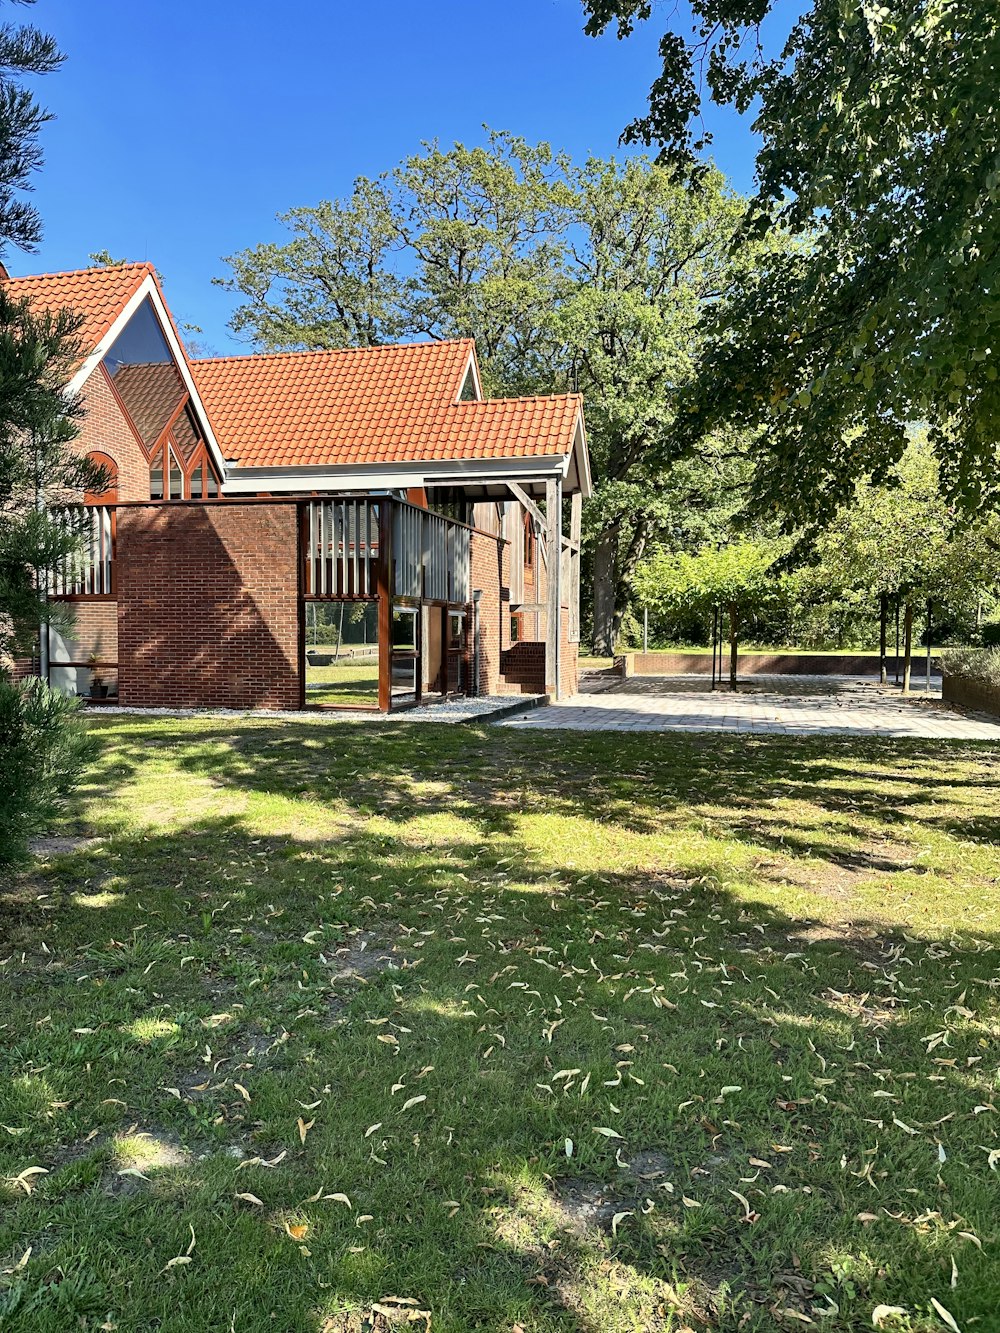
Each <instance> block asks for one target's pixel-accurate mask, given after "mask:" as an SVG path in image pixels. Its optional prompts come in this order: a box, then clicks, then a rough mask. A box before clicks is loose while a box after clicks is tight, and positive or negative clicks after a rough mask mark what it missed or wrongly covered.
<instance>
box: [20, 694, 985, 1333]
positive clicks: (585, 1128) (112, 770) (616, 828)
mask: <svg viewBox="0 0 1000 1333" xmlns="http://www.w3.org/2000/svg"><path fill="white" fill-rule="evenodd" d="M93 727H94V730H95V732H96V733H97V735H98V737H99V741H100V753H99V757H98V759H97V760H96V762H95V764H94V767H93V771H92V773H91V775H90V778H89V781H88V784H87V786H86V788H85V790H84V791H83V793H82V797H81V800H80V802H79V808H78V809H77V810H75V811H74V812H72V813H71V814H70V815H68V817H67V821H66V826H65V828H63V829H60V830H53V832H59V833H63V834H66V835H73V834H77V835H87V836H88V837H89V838H91V839H93V841H88V842H83V843H80V844H79V845H77V846H71V847H69V848H68V849H66V850H63V851H61V852H55V853H52V854H51V855H50V856H49V859H48V860H47V861H45V862H43V863H39V864H37V865H35V866H34V867H32V868H29V870H28V871H26V872H25V873H24V874H22V875H20V876H18V877H15V878H14V879H13V880H11V881H9V882H7V883H6V884H5V885H3V887H2V888H0V941H2V945H0V1042H2V1053H0V1327H2V1328H3V1330H4V1333H7V1331H8V1330H16V1331H17V1333H47V1331H49V1330H51V1331H52V1333H64V1330H71V1329H73V1330H75V1329H86V1330H98V1329H113V1330H118V1331H119V1333H126V1331H133V1333H140V1331H141V1333H146V1330H152V1329H155V1330H162V1331H167V1330H169V1331H170V1333H200V1331H204V1333H209V1331H211V1333H216V1331H218V1330H221V1331H222V1333H226V1331H227V1330H232V1331H233V1333H259V1331H263V1330H279V1331H281V1333H285V1331H286V1330H296V1331H298V1330H302V1331H303V1333H320V1331H321V1330H322V1331H323V1333H347V1331H348V1330H351V1331H354V1330H358V1331H359V1333H360V1330H362V1329H369V1330H375V1329H379V1330H390V1329H394V1328H397V1327H399V1328H407V1329H417V1330H421V1331H422V1330H424V1329H427V1328H432V1329H433V1331H434V1333H442V1331H447V1333H462V1331H463V1330H467V1329H493V1330H505V1331H506V1333H511V1331H512V1330H516V1329H518V1328H520V1329H521V1330H523V1333H536V1331H538V1333H542V1331H543V1330H544V1331H549V1330H566V1331H567V1333H569V1331H570V1330H585V1331H587V1333H604V1331H605V1330H614V1331H617V1330H621V1331H623V1333H624V1330H646V1329H664V1330H667V1329H672V1330H675V1331H679V1330H682V1329H686V1328H687V1329H694V1330H701V1329H711V1330H716V1331H721V1330H727V1331H728V1330H731V1331H732V1333H764V1331H765V1330H766V1331H767V1333H771V1331H772V1330H784V1329H801V1328H805V1327H809V1326H813V1327H815V1328H817V1329H821V1330H827V1333H846V1330H853V1331H857V1333H860V1330H863V1329H865V1330H870V1329H871V1328H872V1327H873V1311H876V1309H877V1307H879V1306H890V1307H892V1306H895V1307H900V1308H901V1309H902V1311H904V1313H902V1314H900V1315H893V1314H891V1313H889V1314H886V1313H884V1312H880V1313H879V1315H878V1316H877V1317H878V1318H879V1319H881V1320H883V1322H882V1327H884V1328H887V1329H894V1330H910V1331H911V1333H913V1331H914V1330H920V1331H921V1333H932V1331H933V1333H940V1331H941V1330H943V1329H946V1328H954V1326H956V1325H957V1326H958V1328H959V1329H960V1330H961V1331H962V1333H977V1330H978V1333H988V1331H992V1330H996V1329H997V1328H998V1326H1000V1325H998V1315H997V1310H998V1307H1000V1263H998V1250H1000V1207H998V1204H1000V1173H998V1170H997V1167H998V1165H1000V1133H998V1125H1000V1110H998V1106H1000V1096H998V1087H997V1082H998V1054H1000V1045H998V1037H1000V1025H998V1018H1000V1015H998V999H997V996H998V988H1000V954H998V945H1000V933H998V921H1000V909H998V894H997V880H998V875H1000V854H998V851H997V848H996V846H995V845H994V839H995V835H996V831H997V826H998V825H997V821H998V817H1000V789H998V780H997V766H996V765H997V758H998V756H997V754H996V752H995V751H991V750H990V748H989V747H987V746H978V747H977V746H975V745H971V744H959V743H953V744H947V743H933V744H932V743H930V742H902V741H896V742H892V741H880V740H873V739H870V738H869V739H865V740H864V741H863V742H862V741H857V742H855V741H852V740H850V739H841V738H830V737H823V738H816V739H807V738H783V737H773V738H749V737H742V736H741V737H732V738H730V737H718V736H697V735H695V736H681V735H677V736H671V735H661V736H645V735H643V736H640V735H622V734H605V735H597V734H592V735H586V734H573V733H566V732H563V733H558V734H556V733H548V734H546V733H534V734H527V733H525V734H512V733H510V732H506V731H503V732H498V731H495V730H494V731H490V730H489V729H486V728H482V729H479V728H472V727H446V726H441V725H433V724H431V725H423V726H421V725H416V724H406V723H373V724H371V725H358V724H342V723H337V722H335V721H333V720H331V719H329V718H322V717H317V719H316V720H315V721H311V722H304V723H303V722H290V723H284V722H275V721H269V720H247V721H244V722H232V721H230V720H226V721H225V722H222V721H220V720H218V719H193V720H182V721H178V720H175V719H168V718H157V719H150V720H148V721H147V720H136V719H134V718H124V717H120V718H111V717H105V718H100V719H97V720H96V721H95V722H94V723H93ZM935 1302H937V1305H935V1304H934V1303H935ZM941 1311H944V1312H946V1314H947V1318H946V1315H945V1314H943V1313H941ZM948 1319H951V1320H953V1323H949V1322H948ZM404 1321H408V1322H404Z"/></svg>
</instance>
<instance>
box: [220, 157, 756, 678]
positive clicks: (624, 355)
mask: <svg viewBox="0 0 1000 1333" xmlns="http://www.w3.org/2000/svg"><path fill="white" fill-rule="evenodd" d="M743 208H744V204H743V201H742V200H741V199H739V198H738V197H737V196H735V195H733V194H732V192H731V191H729V190H728V189H727V187H726V184H725V181H724V180H723V178H722V176H721V175H720V173H718V172H716V171H709V172H707V173H704V174H703V176H702V178H701V179H700V181H699V186H698V188H692V182H691V178H690V175H689V174H688V173H686V172H684V171H681V170H677V169H674V168H672V167H663V166H656V165H655V164H653V163H651V162H649V161H648V160H647V159H646V158H639V157H636V158H632V159H630V160H628V161H625V162H618V161H605V160H598V159H592V160H589V161H587V162H584V163H582V164H574V163H572V162H570V161H569V160H568V159H567V158H566V157H565V156H563V155H560V154H556V153H553V152H552V150H551V149H550V148H549V147H548V146H547V145H545V144H539V145H529V144H527V143H525V141H524V140H522V139H518V138H516V137H515V136H512V135H509V134H502V133H491V134H490V135H489V137H488V140H487V142H486V144H485V145H484V146H481V147H475V148H468V147H466V146H464V145H462V144H456V145H454V146H453V147H452V148H449V149H447V150H445V149H441V148H439V147H437V146H430V147H427V148H425V150H424V151H423V152H421V153H419V154H416V155H414V156H413V157H410V158H408V159H407V160H406V161H405V162H403V163H402V164H401V165H400V166H399V167H398V168H397V169H396V170H395V171H392V172H390V173H388V174H387V175H385V176H382V177H380V178H379V179H378V180H365V179H362V180H359V181H358V182H357V183H356V185H355V188H354V191H353V193H352V195H351V196H350V197H349V198H348V199H346V200H342V201H340V202H324V203H321V204H320V205H318V206H316V207H312V208H297V209H294V210H293V211H292V212H290V213H287V214H285V215H284V217H283V221H284V222H285V223H286V225H287V226H288V227H289V228H290V230H291V233H292V235H291V238H290V240H288V241H287V242H286V243H285V244H266V245H260V246H256V247H254V248H252V249H250V250H245V251H243V252H241V253H240V254H237V255H234V256H232V257H231V258H230V259H229V261H228V262H229V264H230V266H231V269H232V276H231V277H230V278H228V279H226V280H225V281H224V285H225V286H227V287H228V288H229V289H230V290H234V291H236V292H238V293H239V294H240V295H241V296H242V298H243V301H242V303H241V305H240V306H239V307H238V309H237V311H236V314H235V317H234V320H233V327H234V329H235V330H236V331H237V332H240V333H243V334H245V335H249V336H250V337H251V338H252V339H253V340H254V341H255V342H256V343H258V344H259V345H261V346H264V347H267V348H272V349H280V348H295V347H342V346H356V345H365V344H371V343H378V342H385V341H391V340H393V339H398V338H408V337H422V338H445V337H455V336H473V337H475V339H476V342H477V347H478V350H479V355H480V358H481V362H482V366H483V371H484V378H485V381H486V385H487V388H488V390H489V391H491V392H494V393H504V394H525V393H546V392H558V391H562V390H566V389H579V390H581V391H582V392H583V394H584V396H585V399H586V411H587V422H588V430H589V437H590V445H591V452H592V457H593V463H594V473H595V480H596V494H595V497H594V499H593V501H592V502H591V504H590V505H589V507H588V509H587V513H586V518H585V535H586V553H587V558H588V565H589V569H590V571H591V576H592V577H591V587H592V597H591V598H590V599H589V609H590V610H591V612H592V618H593V637H594V642H595V646H596V647H597V649H598V651H602V652H610V651H611V649H612V647H613V644H614V641H615V638H616V637H617V633H618V629H619V626H620V624H621V618H622V615H623V612H624V610H625V607H626V605H627V601H628V596H629V588H630V581H631V578H632V575H633V573H634V570H635V568H636V565H637V563H638V561H639V559H640V558H641V556H642V553H643V551H644V549H645V547H646V544H647V543H648V541H649V540H650V537H651V536H653V535H655V534H656V533H657V532H658V531H660V530H661V529H662V528H663V526H664V525H667V526H670V525H672V524H675V523H676V522H677V521H678V511H679V509H681V508H682V504H681V502H680V499H679V497H680V496H681V495H683V494H685V493H686V491H687V490H690V484H689V483H690V478H689V475H688V473H687V472H686V471H685V468H684V467H682V468H681V469H679V470H678V471H677V473H676V474H675V473H674V471H673V470H672V467H671V461H670V458H669V454H668V447H667V446H668V440H669V436H670V432H671V430H672V428H673V426H674V421H675V415H676V403H677V397H678V393H679V391H680V390H681V388H682V387H683V386H684V385H686V384H687V383H688V382H689V381H690V379H691V375H692V370H693V366H694V360H695V356H696V354H697V349H698V341H699V329H700V325H701V321H702V320H703V318H704V314H705V311H706V309H707V308H708V307H709V306H710V305H711V304H712V303H714V302H717V301H719V300H722V299H724V298H726V297H731V296H732V294H733V293H734V291H735V290H736V289H737V288H738V287H739V286H740V285H741V283H742V282H743V281H744V280H745V279H746V277H747V276H748V275H749V272H750V271H751V268H752V260H751V251H750V250H748V249H747V250H741V251H739V252H738V254H736V255H734V253H733V252H732V248H731V243H732V239H733V236H734V234H735V232H736V229H737V227H738V225H739V223H740V220H741V217H742V213H743ZM715 448H717V445H716V444H715V442H714V441H713V443H712V445H711V446H710V447H709V452H712V451H713V450H714V449H715Z"/></svg>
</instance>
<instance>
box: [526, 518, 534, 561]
mask: <svg viewBox="0 0 1000 1333" xmlns="http://www.w3.org/2000/svg"><path fill="white" fill-rule="evenodd" d="M524 567H525V569H534V567H535V520H534V519H533V518H532V517H531V515H530V514H528V513H526V514H525V515H524Z"/></svg>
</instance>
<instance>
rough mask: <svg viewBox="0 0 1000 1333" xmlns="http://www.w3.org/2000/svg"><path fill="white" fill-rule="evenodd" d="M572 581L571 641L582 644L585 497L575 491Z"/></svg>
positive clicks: (571, 516) (572, 501)
mask: <svg viewBox="0 0 1000 1333" xmlns="http://www.w3.org/2000/svg"><path fill="white" fill-rule="evenodd" d="M569 539H570V555H569V568H570V579H569V589H568V593H569V595H568V597H567V599H566V600H567V601H568V603H569V627H570V636H569V637H570V640H571V642H573V643H579V642H580V548H581V544H582V539H583V495H582V494H581V493H580V491H574V493H573V494H572V495H571V496H570V501H569Z"/></svg>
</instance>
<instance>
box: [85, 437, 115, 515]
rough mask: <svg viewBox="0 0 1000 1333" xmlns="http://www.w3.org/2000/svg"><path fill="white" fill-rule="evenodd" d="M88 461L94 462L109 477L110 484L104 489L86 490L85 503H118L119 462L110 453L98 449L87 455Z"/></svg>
mask: <svg viewBox="0 0 1000 1333" xmlns="http://www.w3.org/2000/svg"><path fill="white" fill-rule="evenodd" d="M87 462H88V463H93V464H94V465H95V466H96V467H99V468H100V469H101V470H102V472H103V473H104V475H105V477H106V478H107V479H108V485H107V487H106V488H105V489H104V490H103V491H86V492H85V493H84V497H83V503H84V504H88V505H113V504H117V503H118V464H117V463H116V462H115V460H114V459H113V458H112V457H111V455H110V454H102V453H100V452H99V451H97V450H94V451H92V452H91V453H89V454H88V455H87Z"/></svg>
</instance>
